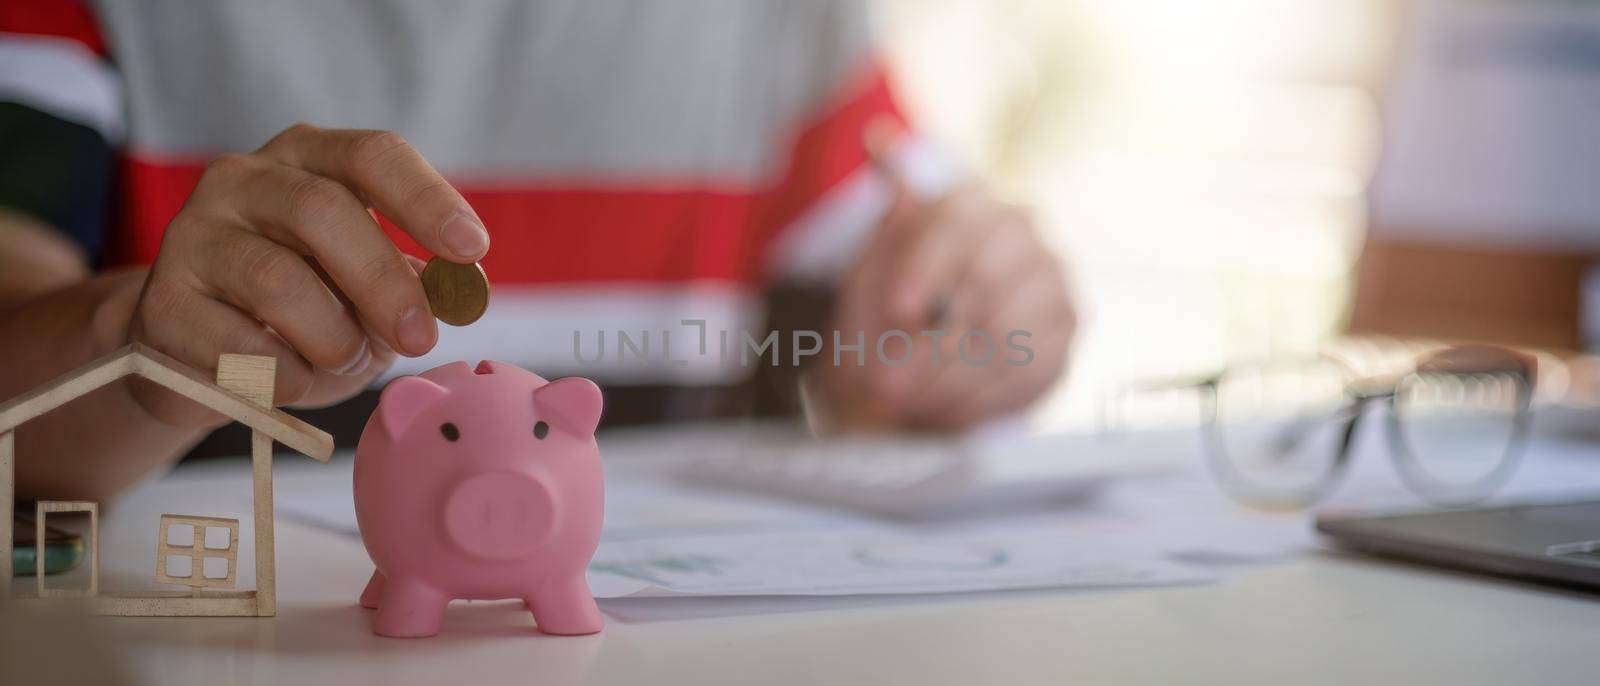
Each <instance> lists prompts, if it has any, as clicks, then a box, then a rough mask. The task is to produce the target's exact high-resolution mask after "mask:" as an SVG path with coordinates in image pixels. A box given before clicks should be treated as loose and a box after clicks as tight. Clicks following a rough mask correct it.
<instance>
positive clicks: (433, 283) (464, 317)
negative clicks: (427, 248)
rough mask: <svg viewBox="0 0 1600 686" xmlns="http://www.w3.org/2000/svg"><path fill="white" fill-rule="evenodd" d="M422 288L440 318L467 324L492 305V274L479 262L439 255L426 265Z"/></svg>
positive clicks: (457, 323) (449, 322)
mask: <svg viewBox="0 0 1600 686" xmlns="http://www.w3.org/2000/svg"><path fill="white" fill-rule="evenodd" d="M422 290H424V291H427V293H428V308H429V309H431V310H433V316H435V317H437V318H438V319H439V321H441V322H444V323H446V324H449V325H451V326H466V325H468V324H471V323H473V322H475V321H478V318H479V317H482V316H483V311H484V310H487V309H489V277H488V275H486V274H484V273H483V267H480V266H478V263H476V262H474V263H472V264H457V263H455V262H451V261H449V260H441V259H439V258H437V257H435V258H433V259H431V260H428V266H426V267H423V268H422Z"/></svg>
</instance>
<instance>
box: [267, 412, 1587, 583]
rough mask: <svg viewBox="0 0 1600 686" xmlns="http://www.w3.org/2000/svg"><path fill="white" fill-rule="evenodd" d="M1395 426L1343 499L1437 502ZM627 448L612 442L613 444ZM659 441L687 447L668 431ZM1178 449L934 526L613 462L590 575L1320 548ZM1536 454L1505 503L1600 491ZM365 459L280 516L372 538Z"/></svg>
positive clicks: (1192, 566)
mask: <svg viewBox="0 0 1600 686" xmlns="http://www.w3.org/2000/svg"><path fill="white" fill-rule="evenodd" d="M1383 438H1384V437H1383V434H1382V432H1378V431H1369V432H1366V435H1365V436H1364V437H1361V438H1358V441H1357V446H1356V447H1355V450H1354V452H1355V454H1354V455H1353V458H1354V459H1355V462H1356V464H1355V468H1354V469H1353V470H1352V473H1351V474H1349V475H1348V476H1347V478H1346V479H1345V481H1344V483H1343V485H1342V486H1341V487H1340V489H1339V490H1338V492H1337V493H1336V494H1335V496H1334V498H1333V499H1332V500H1331V501H1330V503H1329V505H1328V506H1329V507H1334V508H1341V509H1353V510H1370V509H1373V508H1395V507H1400V508H1405V509H1416V508H1421V507H1424V505H1423V504H1422V503H1420V502H1419V501H1418V499H1417V498H1416V497H1415V496H1414V495H1412V494H1410V493H1408V492H1407V491H1406V490H1405V489H1404V488H1403V486H1401V484H1400V483H1399V480H1398V478H1397V476H1396V474H1395V473H1394V468H1393V466H1392V465H1391V464H1390V463H1389V462H1390V457H1389V455H1388V446H1387V444H1386V443H1385V442H1384V440H1383ZM623 447H624V446H622V445H618V444H607V450H608V455H615V454H622V453H624V452H625V450H623ZM648 447H649V450H650V451H652V452H653V453H662V454H663V455H664V454H665V453H670V452H672V450H671V448H670V446H669V445H668V444H667V443H666V442H663V441H654V442H651V443H650V444H649V446H648ZM1173 452H1174V454H1173V459H1174V460H1176V461H1179V462H1182V464H1183V465H1186V467H1185V468H1181V469H1177V470H1173V471H1169V472H1165V473H1160V474H1153V475H1149V476H1134V477H1128V478H1125V479H1121V480H1118V481H1116V482H1115V483H1114V484H1112V485H1111V486H1110V487H1108V488H1107V489H1105V492H1104V493H1102V494H1100V495H1099V497H1097V498H1095V499H1092V500H1089V501H1087V502H1079V503H1075V504H1072V505H1070V506H1063V507H1060V508H1057V509H1053V510H1044V511H1030V512H1028V513H1025V514H1023V513H1013V514H1003V515H997V516H992V517H981V518H970V519H957V520H953V521H940V522H922V523H906V522H897V521H893V520H885V519H878V518H874V517H870V516H866V515H860V514H855V513H851V512H846V511H838V510H831V509H827V508H824V507H820V506H812V505H805V504H798V503H791V502H787V501H782V500H774V499H770V498H767V497H763V496H757V495H750V494H744V493H738V492H729V491H723V490H709V489H705V488H700V487H694V486H689V485H685V484H683V483H681V482H678V481H676V480H674V479H672V478H670V477H668V476H666V475H665V473H664V472H665V470H660V469H645V470H641V469H632V468H618V466H619V465H616V464H614V463H613V464H608V466H607V481H606V520H605V529H604V533H603V534H602V537H601V542H600V547H599V550H598V551H597V553H596V554H595V556H594V559H593V561H592V562H591V564H590V568H589V582H590V585H591V587H592V589H593V591H594V593H595V596H596V597H599V598H646V597H662V596H679V597H690V596H692V597H702V598H712V597H724V598H738V597H752V596H766V597H782V596H789V597H795V598H805V597H809V598H816V597H819V596H855V597H865V596H907V595H912V594H944V593H981V592H995V591H1016V590H1023V589H1070V588H1080V589H1090V588H1109V587H1144V586H1160V585H1174V584H1191V583H1199V582H1206V581H1211V580H1215V579H1218V578H1220V576H1221V575H1222V574H1223V573H1226V572H1228V571H1230V570H1231V569H1232V568H1236V567H1238V566H1240V565H1251V564H1261V563H1270V562H1277V561H1283V560H1288V559H1293V558H1295V557H1297V556H1300V555H1303V554H1305V553H1307V552H1309V551H1313V550H1315V549H1316V548H1317V547H1318V545H1319V544H1318V541H1317V538H1316V536H1315V534H1314V532H1313V531H1312V527H1311V516H1310V514H1309V513H1306V512H1293V513H1263V512H1258V511H1254V510H1250V509H1248V508H1245V507H1243V506H1240V505H1238V504H1237V503H1234V502H1232V501H1231V500H1229V499H1228V498H1227V497H1226V496H1225V495H1223V494H1222V493H1221V492H1220V491H1219V490H1218V489H1217V487H1216V485H1215V483H1213V481H1212V480H1211V479H1210V478H1209V477H1208V476H1207V474H1206V473H1205V470H1204V469H1203V467H1202V466H1201V460H1200V458H1199V455H1198V453H1197V452H1190V453H1184V454H1180V447H1174V448H1173ZM1529 453H1530V454H1529V459H1527V460H1525V461H1524V463H1523V465H1522V468H1521V471H1520V472H1519V473H1518V475H1517V476H1516V478H1514V479H1513V481H1512V483H1511V484H1509V485H1508V486H1507V488H1506V489H1504V490H1503V491H1502V492H1501V494H1500V495H1499V496H1498V497H1496V498H1495V501H1496V502H1507V501H1516V500H1529V499H1545V498H1551V497H1579V496H1583V495H1592V494H1594V493H1596V492H1600V460H1595V459H1593V454H1592V447H1591V444H1588V443H1583V442H1573V441H1566V440H1561V439H1549V440H1544V439H1540V438H1536V439H1535V445H1534V446H1531V447H1530V450H1529ZM669 457H670V456H669V455H664V456H663V459H668V458H669ZM1072 457H1073V458H1074V459H1076V458H1078V456H1072ZM1082 459H1092V456H1083V457H1082ZM632 464H637V462H634V463H632ZM351 465H352V460H350V459H349V457H348V456H347V455H346V456H341V457H340V458H336V459H335V460H334V463H333V464H332V465H326V466H317V467H316V469H315V470H311V469H305V470H294V469H280V470H279V475H278V477H277V480H278V481H279V483H280V486H281V487H280V488H279V489H277V490H278V493H279V496H278V512H279V516H280V517H281V518H283V519H285V520H295V521H300V522H303V523H308V524H312V525H315V526H318V527H320V528H324V529H328V530H332V531H337V532H341V533H344V534H347V535H350V536H357V535H359V533H358V531H357V529H356V523H355V511H354V506H353V503H352V497H351V493H350V483H351V480H350V472H349V470H350V468H351ZM641 602H642V601H641Z"/></svg>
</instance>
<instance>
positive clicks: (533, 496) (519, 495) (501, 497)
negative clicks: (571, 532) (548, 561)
mask: <svg viewBox="0 0 1600 686" xmlns="http://www.w3.org/2000/svg"><path fill="white" fill-rule="evenodd" d="M556 510H557V505H556V502H555V495H554V492H553V491H552V490H551V489H550V488H549V487H548V486H547V485H546V484H545V483H544V482H543V481H541V480H539V479H537V478H534V477H532V476H530V475H528V474H523V473H520V472H511V471H493V472H484V473H479V474H474V475H472V476H468V477H467V478H465V479H462V480H461V481H460V482H458V483H457V484H456V485H455V486H454V487H453V488H452V489H451V490H450V493H449V495H448V496H447V497H446V499H445V505H444V528H445V532H446V534H447V535H448V536H449V537H450V540H451V541H452V542H453V543H455V544H456V546H458V547H459V548H461V550H462V552H465V553H467V554H469V555H472V556H475V557H480V558H486V559H493V560H507V559H513V558H517V557H522V556H524V555H527V554H529V553H532V552H533V551H535V550H537V549H538V548H539V546H540V545H542V544H543V543H544V542H545V540H546V539H547V538H548V537H549V535H550V533H551V532H553V531H554V530H555V527H556Z"/></svg>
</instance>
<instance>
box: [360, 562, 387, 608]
mask: <svg viewBox="0 0 1600 686" xmlns="http://www.w3.org/2000/svg"><path fill="white" fill-rule="evenodd" d="M383 582H384V578H383V572H380V571H378V570H376V569H374V570H372V579H370V580H368V581H367V590H365V591H362V592H361V606H362V607H364V608H367V609H368V610H376V609H378V601H379V600H380V599H381V598H383Z"/></svg>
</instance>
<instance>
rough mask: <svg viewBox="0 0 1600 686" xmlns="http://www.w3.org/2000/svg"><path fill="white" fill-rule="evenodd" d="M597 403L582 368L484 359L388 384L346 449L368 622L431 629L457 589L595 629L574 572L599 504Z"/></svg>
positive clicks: (596, 528)
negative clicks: (559, 372)
mask: <svg viewBox="0 0 1600 686" xmlns="http://www.w3.org/2000/svg"><path fill="white" fill-rule="evenodd" d="M600 406H601V400H600V389H599V388H598V387H596V386H595V385H594V382H592V381H589V380H588V379H580V378H566V379H559V380H556V381H545V380H544V379H542V378H540V377H539V376H538V375H535V374H533V373H531V372H528V371H525V370H523V369H520V368H518V367H516V366H514V365H509V364H505V363H502V362H491V361H487V360H486V361H484V362H482V363H480V364H479V365H478V366H477V368H472V367H469V366H467V363H465V362H455V363H452V364H447V365H444V366H441V367H437V368H434V369H430V370H428V371H426V372H423V373H422V374H420V375H417V376H404V377H400V378H398V379H395V380H394V381H392V382H390V383H389V386H388V387H387V388H385V389H383V394H382V396H381V397H380V399H379V402H378V409H377V411H376V412H373V414H372V418H371V419H370V420H368V421H367V427H366V429H365V430H364V431H363V432H362V434H361V442H360V444H359V445H357V447H356V465H355V499H356V521H357V523H358V524H359V525H360V527H361V538H362V541H363V543H365V544H366V547H367V554H368V555H370V556H371V557H372V562H373V565H375V566H376V567H377V570H376V571H374V572H373V573H372V580H371V581H370V582H368V583H367V589H366V591H364V592H363V593H362V594H361V604H362V605H363V606H365V607H368V608H375V609H377V611H378V612H377V617H376V619H375V621H374V623H373V631H375V632H376V633H378V634H380V635H383V636H402V637H412V636H432V635H434V634H437V633H439V625H440V623H441V622H442V621H443V619H444V608H445V605H446V604H448V603H449V602H450V601H451V600H453V599H457V598H462V599H467V600H496V599H502V598H521V599H522V600H523V601H524V602H525V603H526V604H527V608H528V610H530V611H531V612H532V613H533V617H534V621H535V622H537V623H538V625H539V629H540V630H542V631H544V632H545V633H549V634H592V633H595V632H597V631H599V630H600V629H601V627H602V626H604V620H602V619H601V617H600V611H599V609H598V608H596V607H595V602H594V597H593V596H592V595H591V594H590V592H589V584H588V581H587V580H586V579H585V578H584V570H585V568H586V567H587V566H588V564H589V558H590V557H592V556H593V555H594V551H595V546H596V545H597V544H598V543H599V541H600V521H601V516H602V509H603V503H604V477H603V475H602V473H601V468H600V450H599V448H598V447H597V446H596V445H595V440H594V430H595V425H596V424H597V423H598V422H599V421H600Z"/></svg>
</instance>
